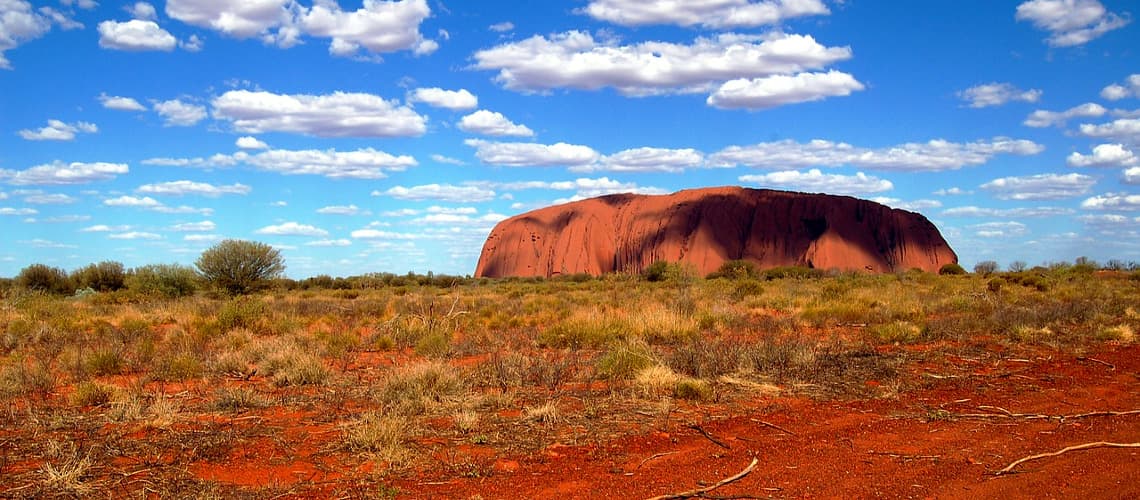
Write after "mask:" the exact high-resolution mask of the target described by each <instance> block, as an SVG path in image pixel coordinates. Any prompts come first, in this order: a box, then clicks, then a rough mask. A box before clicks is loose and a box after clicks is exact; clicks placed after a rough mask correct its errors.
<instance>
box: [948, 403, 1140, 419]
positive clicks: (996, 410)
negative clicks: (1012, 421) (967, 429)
mask: <svg viewBox="0 0 1140 500" xmlns="http://www.w3.org/2000/svg"><path fill="white" fill-rule="evenodd" d="M978 409H979V410H982V411H988V412H990V413H956V414H953V415H952V416H954V417H958V418H1023V419H1026V420H1057V421H1059V422H1064V421H1066V420H1076V419H1080V418H1088V417H1120V416H1124V415H1140V410H1128V411H1109V410H1100V411H1091V412H1086V413H1074V414H1069V415H1045V414H1041V413H1013V412H1011V411H1009V410H1007V409H1005V408H1002V407H1000V406H979V407H978Z"/></svg>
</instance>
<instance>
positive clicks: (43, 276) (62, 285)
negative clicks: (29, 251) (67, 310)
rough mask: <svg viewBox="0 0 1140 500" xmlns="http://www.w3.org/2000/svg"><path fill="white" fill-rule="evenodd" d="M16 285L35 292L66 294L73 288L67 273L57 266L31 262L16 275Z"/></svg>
mask: <svg viewBox="0 0 1140 500" xmlns="http://www.w3.org/2000/svg"><path fill="white" fill-rule="evenodd" d="M16 286H18V287H20V288H23V289H26V290H32V291H36V292H44V293H54V294H60V295H66V294H69V293H71V292H73V291H74V290H75V284H73V283H72V282H71V279H70V278H68V276H67V273H66V272H64V270H63V269H60V268H58V267H51V266H48V265H46V264H32V265H30V266H28V267H25V268H23V269H21V270H20V274H18V275H16Z"/></svg>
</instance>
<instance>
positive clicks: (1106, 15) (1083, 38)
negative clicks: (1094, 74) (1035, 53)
mask: <svg viewBox="0 0 1140 500" xmlns="http://www.w3.org/2000/svg"><path fill="white" fill-rule="evenodd" d="M1015 17H1016V18H1017V20H1018V21H1029V22H1031V23H1033V26H1034V27H1035V28H1037V29H1040V30H1045V31H1048V32H1049V38H1046V39H1045V42H1046V43H1048V44H1049V46H1050V47H1072V46H1076V45H1084V44H1086V43H1088V42H1090V41H1092V40H1094V39H1097V38H1100V37H1101V35H1104V34H1105V33H1108V32H1109V31H1112V30H1115V29H1119V28H1122V27H1124V26H1125V25H1127V24H1128V23H1129V22H1130V20H1129V19H1128V18H1127V17H1121V16H1119V15H1117V14H1115V13H1112V12H1108V10H1107V9H1105V8H1104V5H1101V3H1100V2H1099V1H1098V0H1030V1H1028V2H1024V3H1022V4H1021V5H1018V6H1017V14H1016V16H1015Z"/></svg>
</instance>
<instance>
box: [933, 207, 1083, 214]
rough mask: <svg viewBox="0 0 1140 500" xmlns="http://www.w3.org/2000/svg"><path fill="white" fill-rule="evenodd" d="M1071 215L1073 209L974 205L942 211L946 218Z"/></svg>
mask: <svg viewBox="0 0 1140 500" xmlns="http://www.w3.org/2000/svg"><path fill="white" fill-rule="evenodd" d="M1071 213H1073V210H1072V209H1069V208H1061V207H1032V208H1025V207H1022V208H992V207H976V206H972V205H969V206H964V207H954V208H947V209H946V210H943V211H942V215H943V216H946V217H1057V216H1061V215H1069V214H1071Z"/></svg>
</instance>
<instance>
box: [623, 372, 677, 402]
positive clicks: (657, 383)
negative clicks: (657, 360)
mask: <svg viewBox="0 0 1140 500" xmlns="http://www.w3.org/2000/svg"><path fill="white" fill-rule="evenodd" d="M679 380H681V376H680V375H677V373H676V372H674V371H673V369H671V368H669V367H668V366H666V365H662V364H654V365H650V366H647V367H645V368H642V369H640V370H638V371H637V375H636V376H634V377H633V384H634V387H635V388H636V389H637V390H638V392H640V393H641V395H643V396H646V397H657V396H660V395H662V394H672V393H673V389H674V388H675V387H676V386H677V382H678V381H679Z"/></svg>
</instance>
